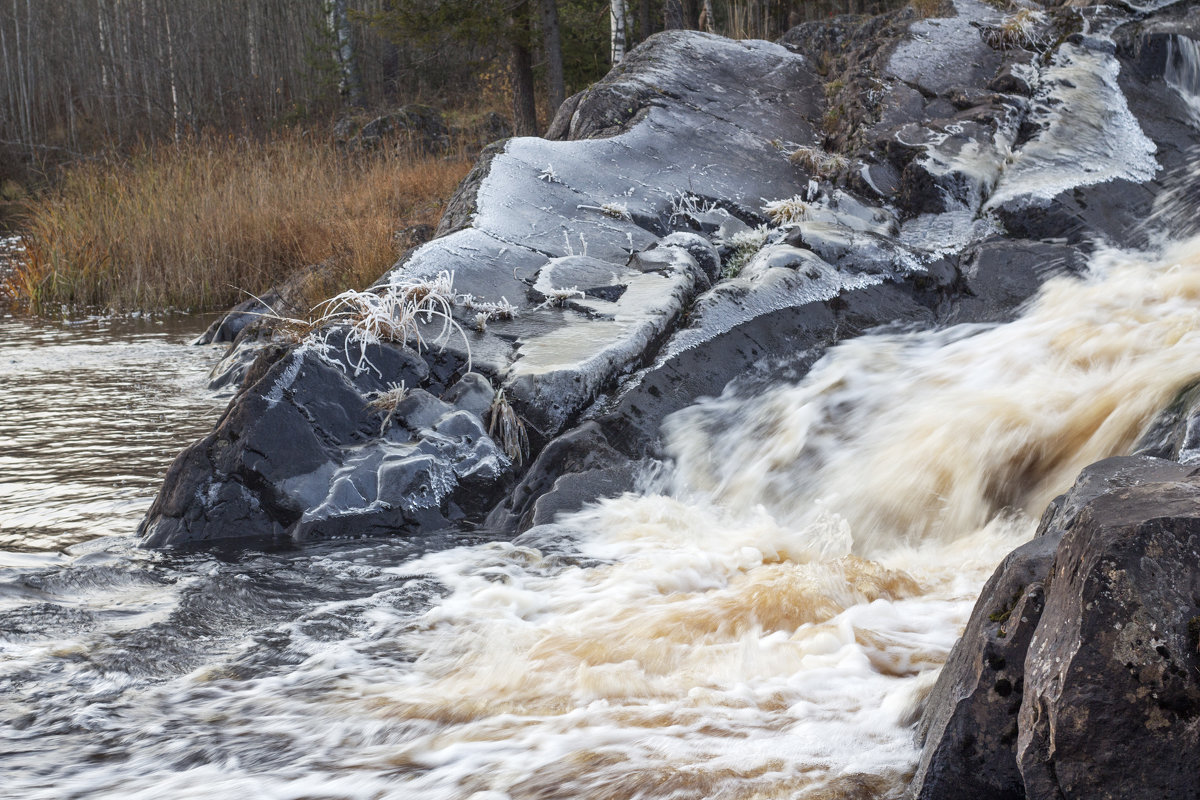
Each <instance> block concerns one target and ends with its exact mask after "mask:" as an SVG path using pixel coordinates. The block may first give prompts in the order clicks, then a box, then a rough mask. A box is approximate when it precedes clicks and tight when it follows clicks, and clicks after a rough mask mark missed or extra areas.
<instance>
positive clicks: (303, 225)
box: [8, 132, 470, 314]
mask: <svg viewBox="0 0 1200 800" xmlns="http://www.w3.org/2000/svg"><path fill="white" fill-rule="evenodd" d="M469 168H470V161H469V159H468V158H467V157H465V156H464V155H462V154H460V155H457V156H452V157H443V156H419V155H414V154H412V153H406V152H403V151H398V150H395V149H392V148H381V149H380V150H377V151H375V152H371V153H348V152H345V151H344V150H341V149H339V148H338V147H337V146H335V145H333V144H332V143H330V142H328V141H324V140H321V139H319V138H310V137H306V136H304V135H302V134H299V133H295V132H288V133H284V134H281V135H279V136H277V137H275V138H273V139H271V140H269V141H266V142H252V141H247V140H244V139H198V140H193V141H185V142H182V143H178V144H173V145H165V146H159V147H156V148H148V149H146V150H144V151H142V152H140V153H138V154H135V155H133V156H130V157H125V158H119V159H118V158H113V159H109V160H106V161H103V162H97V163H84V164H80V165H78V166H75V167H73V168H71V169H69V170H67V171H66V172H65V173H64V175H63V177H62V179H61V180H60V181H59V182H58V183H57V184H56V186H55V187H54V188H53V189H52V190H50V191H47V192H45V193H43V194H42V195H41V196H39V197H37V198H35V199H33V200H32V201H30V203H29V204H28V210H27V214H26V216H25V220H24V225H23V226H22V228H23V231H24V238H25V243H26V246H27V259H26V262H25V263H24V264H23V265H21V266H20V267H19V268H18V269H17V270H16V272H15V273H14V274H13V275H11V276H10V277H9V278H8V281H9V283H10V284H11V285H10V287H9V293H10V294H12V295H14V296H15V297H17V298H18V300H20V301H22V302H23V303H25V304H26V305H27V306H28V308H29V309H30V310H31V311H33V312H34V313H39V314H58V313H61V312H62V311H63V310H64V309H82V308H89V309H104V310H107V311H114V312H125V311H134V310H158V309H169V308H171V309H190V310H200V309H219V308H224V307H226V306H229V305H231V304H232V303H234V302H237V301H240V300H243V299H245V298H246V293H250V292H252V293H254V294H261V293H263V292H265V291H267V290H268V289H269V288H270V287H272V286H274V285H277V284H279V283H281V282H283V281H285V280H287V279H288V277H290V276H293V275H296V274H299V273H300V272H302V271H303V270H304V269H305V268H307V267H309V266H311V265H316V264H321V265H324V266H325V269H323V270H320V271H317V272H315V273H314V274H319V275H320V279H319V281H316V283H319V285H314V286H311V287H306V294H308V295H309V298H308V299H309V300H310V302H315V301H316V300H318V299H320V298H321V297H323V296H327V294H328V293H329V292H330V289H331V288H333V287H337V288H344V287H346V286H355V287H362V286H366V285H367V284H369V283H370V282H371V281H373V280H375V279H376V278H378V277H379V275H380V274H382V273H383V272H384V271H385V270H386V269H387V267H388V266H390V265H391V264H392V263H393V262H394V261H395V259H396V257H397V256H398V254H399V248H400V245H402V244H403V242H398V241H397V231H398V230H400V229H402V228H405V227H407V226H412V225H418V224H434V223H436V221H437V219H438V217H439V216H440V215H441V212H442V209H443V207H444V204H445V201H446V200H447V198H448V197H449V196H450V194H451V193H452V192H453V190H454V188H455V187H456V186H457V185H458V183H459V181H461V180H462V178H463V177H464V176H465V175H466V173H467V171H468V170H469Z"/></svg>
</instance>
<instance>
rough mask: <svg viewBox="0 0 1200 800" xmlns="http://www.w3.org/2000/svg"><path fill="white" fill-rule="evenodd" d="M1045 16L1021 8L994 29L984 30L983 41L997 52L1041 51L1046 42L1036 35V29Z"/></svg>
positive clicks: (1043, 13)
mask: <svg viewBox="0 0 1200 800" xmlns="http://www.w3.org/2000/svg"><path fill="white" fill-rule="evenodd" d="M1045 22H1046V14H1045V12H1043V11H1039V10H1035V9H1031V8H1022V9H1020V10H1019V11H1017V12H1015V13H1013V14H1009V15H1008V16H1007V17H1005V18H1004V19H1003V20H1001V22H1000V24H999V25H998V26H996V27H991V28H985V29H984V30H983V39H984V41H985V42H987V43H988V46H990V47H992V48H995V49H997V50H1010V49H1013V48H1024V49H1026V50H1042V49H1044V48H1045V46H1046V44H1047V43H1046V42H1044V41H1043V40H1042V37H1041V35H1040V34H1039V33H1038V28H1039V27H1040V26H1042V25H1043V24H1045Z"/></svg>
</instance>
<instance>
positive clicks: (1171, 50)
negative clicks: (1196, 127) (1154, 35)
mask: <svg viewBox="0 0 1200 800" xmlns="http://www.w3.org/2000/svg"><path fill="white" fill-rule="evenodd" d="M1163 80H1164V81H1166V82H1167V85H1168V86H1170V87H1171V88H1172V89H1174V90H1175V91H1176V92H1178V94H1179V96H1180V97H1181V98H1183V101H1184V102H1185V103H1187V106H1188V109H1189V110H1190V112H1191V115H1192V119H1193V121H1195V122H1196V123H1197V124H1200V44H1198V43H1197V42H1196V40H1195V39H1189V38H1188V37H1186V36H1178V35H1174V36H1171V37H1170V38H1169V39H1168V40H1167V65H1166V69H1165V70H1164V71H1163Z"/></svg>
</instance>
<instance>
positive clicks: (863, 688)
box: [0, 240, 1200, 800]
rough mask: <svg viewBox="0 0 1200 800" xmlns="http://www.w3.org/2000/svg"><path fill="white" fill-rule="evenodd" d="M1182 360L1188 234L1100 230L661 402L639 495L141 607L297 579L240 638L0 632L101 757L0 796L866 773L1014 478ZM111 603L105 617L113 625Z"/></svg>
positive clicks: (229, 577) (1180, 367)
mask: <svg viewBox="0 0 1200 800" xmlns="http://www.w3.org/2000/svg"><path fill="white" fill-rule="evenodd" d="M1197 365H1200V240H1192V241H1189V242H1185V243H1183V244H1180V245H1177V246H1174V247H1172V248H1170V249H1168V250H1167V251H1166V252H1165V253H1163V254H1161V255H1159V256H1155V255H1144V254H1130V253H1117V252H1105V253H1102V254H1100V255H1099V256H1097V257H1096V259H1095V262H1094V264H1093V268H1092V271H1091V273H1090V275H1089V276H1088V277H1086V278H1085V279H1082V280H1081V279H1075V278H1066V277H1064V278H1059V279H1055V280H1052V281H1051V282H1050V283H1048V284H1047V285H1046V286H1045V288H1044V290H1043V291H1042V292H1041V293H1040V294H1039V296H1038V297H1037V298H1036V299H1035V300H1034V301H1033V303H1032V304H1031V305H1030V306H1029V308H1028V309H1027V311H1026V313H1025V314H1024V315H1023V316H1022V317H1021V318H1020V319H1018V320H1017V321H1015V322H1013V323H1009V324H1006V325H997V326H964V327H957V328H952V329H949V330H944V331H936V332H924V333H912V334H903V335H900V334H891V335H875V336H867V337H863V338H860V339H856V340H853V341H851V342H847V343H845V344H842V345H840V346H838V347H836V348H834V349H833V350H832V351H830V353H829V354H828V356H827V357H826V358H825V359H823V360H822V361H821V362H819V363H818V364H817V365H816V366H815V367H814V368H813V370H812V371H811V372H810V374H809V375H808V376H807V377H806V378H804V379H803V380H801V381H800V382H799V383H797V384H795V385H787V386H779V387H776V388H774V389H770V390H768V391H766V392H763V393H761V394H759V395H757V396H754V397H746V396H745V393H744V392H738V391H734V390H730V391H729V392H727V394H726V395H725V396H723V397H720V398H715V399H710V400H707V401H704V402H702V403H700V404H698V405H696V406H694V407H692V408H690V409H687V410H685V411H683V412H681V413H680V414H678V415H676V416H674V417H672V418H671V419H670V421H669V423H668V425H667V435H668V442H669V450H670V452H671V453H672V454H673V455H674V466H673V467H672V468H670V469H667V470H666V471H664V472H663V473H661V474H659V475H657V476H656V477H653V478H652V479H648V480H650V483H651V485H652V486H654V487H656V488H654V489H651V490H648V491H644V492H641V493H638V494H630V495H626V496H623V497H620V498H615V499H612V500H608V501H605V502H603V503H600V504H599V505H596V506H594V507H591V508H589V509H586V510H584V511H583V512H580V513H578V514H575V515H572V516H570V517H567V518H563V519H560V520H558V522H557V523H556V524H555V525H553V526H548V527H543V528H539V529H534V531H531V532H530V533H529V534H526V535H525V536H523V537H522V538H521V539H519V540H518V541H516V542H511V543H510V542H493V543H489V544H483V545H475V546H472V547H465V548H464V547H460V548H456V549H451V550H444V551H440V552H435V553H433V554H430V555H425V556H423V557H420V558H417V559H415V560H409V559H406V558H403V557H399V556H396V555H394V554H393V555H389V554H388V553H386V552H384V551H382V550H380V549H378V546H377V545H376V546H373V547H375V548H376V549H371V548H372V546H367V547H364V548H361V549H359V550H357V551H351V552H346V553H342V554H337V553H332V554H329V555H323V556H318V555H315V554H314V555H302V556H298V557H295V558H294V560H288V559H287V558H283V559H282V560H281V561H279V562H278V563H275V562H271V563H273V564H274V566H272V567H271V569H270V570H266V571H267V572H269V574H270V575H271V580H270V581H269V582H264V581H262V580H258V582H257V583H256V582H255V579H252V578H251V577H250V576H251V575H253V574H255V572H254V570H258V571H263V570H265V567H264V566H263V564H260V563H258V562H261V561H262V559H261V558H257V557H251V558H250V562H249V563H248V564H243V565H240V566H238V567H237V568H236V569H234V568H232V567H229V566H227V565H221V564H219V563H218V562H215V561H212V560H205V559H202V558H198V559H196V560H194V561H192V562H188V564H187V565H185V566H184V567H178V568H177V570H178V572H177V573H174V574H176V575H178V577H177V579H176V580H175V582H174V583H173V584H172V586H173V587H174V588H172V589H170V590H169V591H168V592H167V594H168V595H169V596H170V597H173V598H175V599H174V600H171V601H170V602H166V601H164V603H165V604H164V605H161V607H159V608H158V609H157V610H155V609H153V608H151V609H150V611H148V612H147V614H149V616H151V617H153V618H154V620H153V621H151V622H150V623H149V627H150V628H153V627H154V625H156V624H158V625H161V624H163V622H162V621H163V620H164V619H168V620H170V621H172V624H176V625H178V624H183V622H187V624H195V623H194V619H195V615H196V613H198V612H197V611H196V610H195V609H196V608H199V607H201V604H200V600H199V599H198V598H205V597H207V598H210V599H209V600H206V601H205V602H208V603H213V604H214V606H213V607H217V608H219V607H220V605H221V604H225V605H229V604H232V605H233V606H235V607H239V604H243V603H244V604H246V607H247V608H255V609H258V608H273V606H271V605H270V604H267V605H266V606H264V605H263V603H264V601H263V600H262V598H261V597H259V595H260V594H261V593H263V592H268V591H269V592H276V593H277V592H278V589H277V588H276V587H277V585H278V584H280V583H282V584H286V585H294V586H296V587H299V586H307V587H313V588H311V589H309V590H308V591H310V592H312V593H313V594H314V596H313V597H303V598H301V597H296V598H293V599H291V600H289V601H288V602H289V603H292V605H290V606H286V607H285V608H282V609H276V610H275V611H272V612H271V613H269V614H267V616H268V617H269V618H271V619H275V620H276V621H275V622H269V623H268V627H266V628H262V627H260V628H258V629H254V628H253V626H251V627H249V628H246V630H247V631H254V632H253V635H242V634H238V633H237V631H238V630H242V628H239V627H238V626H239V625H242V626H246V625H250V623H248V622H247V621H246V620H247V619H248V618H249V616H248V612H244V611H237V612H236V613H233V612H228V611H226V612H224V613H226V614H232V617H231V619H232V620H233V621H232V622H231V623H227V624H225V625H224V626H223V627H222V628H221V631H222V633H221V634H217V633H215V632H214V633H213V634H211V635H213V636H215V637H216V638H215V639H214V642H216V644H214V645H212V646H211V647H210V649H212V650H214V651H215V652H217V653H218V654H219V655H217V656H215V657H214V656H211V655H210V656H206V657H202V656H195V655H193V656H191V657H190V658H191V660H188V659H184V658H182V657H179V658H180V660H179V664H180V668H179V669H178V671H176V672H174V673H170V672H168V673H166V674H163V673H161V672H159V673H156V674H157V676H158V677H155V678H153V679H147V678H146V677H144V676H143V675H141V674H140V672H139V670H146V669H151V668H148V667H138V668H134V667H130V666H128V665H126V666H125V667H124V668H122V669H112V668H110V669H107V670H105V671H103V672H101V673H96V672H94V671H89V670H90V669H91V668H90V667H88V666H87V663H88V661H90V662H93V663H95V662H97V661H99V662H100V663H106V662H105V659H106V656H105V655H104V654H105V653H106V652H109V651H112V650H113V648H117V649H118V650H120V648H119V647H118V646H117V643H116V641H120V639H119V637H118V639H117V640H116V641H114V642H112V643H108V644H103V645H102V646H97V644H96V640H94V639H92V640H89V639H88V636H92V637H95V636H96V635H97V634H95V633H92V634H83V633H79V632H74V633H71V632H68V633H62V634H60V635H56V636H55V637H54V638H53V639H52V641H50V642H46V641H41V640H39V641H38V642H35V641H33V640H29V641H27V642H26V644H20V643H15V644H13V645H11V648H10V650H11V653H12V654H13V656H14V658H15V659H16V661H17V662H19V663H20V670H18V671H19V672H20V673H21V674H33V673H35V672H36V671H37V670H38V669H39V665H40V668H41V669H43V670H46V669H48V668H49V667H50V666H52V665H53V664H55V663H56V662H57V661H58V660H61V659H62V658H63V656H62V655H61V654H62V653H67V652H70V653H80V654H83V653H87V654H89V655H86V656H84V658H85V661H83V662H80V663H78V664H76V665H75V666H73V667H71V674H72V677H70V678H69V679H68V680H66V681H65V682H62V681H58V680H57V679H56V680H55V681H52V682H51V686H52V687H59V688H58V689H54V690H52V691H50V690H46V691H49V694H50V695H51V696H59V695H55V692H56V691H59V692H61V693H62V694H61V697H63V698H64V699H63V700H61V703H62V704H63V705H61V706H56V707H55V708H53V709H51V711H53V712H54V713H53V714H49V717H50V718H55V717H54V715H55V714H59V715H65V716H66V717H68V718H69V720H70V722H69V723H67V722H64V723H62V724H63V725H67V726H68V727H70V726H74V728H72V730H86V731H87V737H88V739H87V740H88V741H98V742H100V743H102V744H101V745H98V746H99V747H100V748H101V749H102V751H103V753H104V754H105V757H104V758H103V759H99V760H91V761H89V760H86V759H83V758H76V759H75V760H74V761H73V762H72V763H70V764H69V765H62V766H57V765H55V766H48V767H44V768H42V769H41V770H35V771H23V772H21V773H18V774H12V773H10V774H9V775H6V776H5V779H6V780H7V781H8V784H7V785H8V786H9V787H10V789H11V790H13V791H16V790H20V791H21V793H22V796H28V797H82V796H86V797H114V798H115V797H118V796H119V797H122V798H139V797H145V798H151V797H162V796H170V797H180V798H183V797H196V798H199V797H210V796H214V794H227V795H234V794H254V795H255V796H262V797H272V798H276V797H277V798H297V797H313V796H316V797H363V798H431V799H433V798H437V799H438V800H450V799H451V798H474V799H475V800H501V799H502V798H503V799H508V800H532V798H560V797H561V798H568V797H569V798H597V799H598V798H616V797H622V798H626V797H645V798H666V797H671V798H696V799H697V800H699V798H768V797H789V798H792V797H800V798H803V797H819V796H829V795H830V794H831V793H835V792H837V791H850V790H852V789H853V790H855V791H869V792H873V793H874V794H876V795H879V796H890V794H889V793H894V792H896V791H898V790H899V788H900V787H902V786H903V784H904V781H905V776H906V775H907V774H908V772H909V771H910V770H911V767H912V765H913V763H914V761H915V758H916V750H915V745H914V744H913V739H912V729H911V725H912V723H913V721H914V720H915V717H916V714H917V713H918V710H919V707H920V702H921V699H922V698H923V697H924V695H925V693H926V692H927V691H928V688H929V687H930V685H931V684H932V681H933V679H934V677H935V675H936V670H937V668H938V667H939V665H940V664H941V663H942V662H943V661H944V659H945V658H946V655H947V653H948V651H949V648H950V647H951V646H952V644H953V642H954V640H955V638H956V636H957V633H958V631H959V630H960V629H961V626H962V625H963V624H964V622H965V619H966V617H967V615H968V613H969V611H970V607H971V605H972V603H973V601H974V598H975V596H976V593H977V592H978V589H979V587H980V585H981V583H982V581H983V580H984V579H985V578H986V577H987V575H988V574H989V573H990V571H991V570H992V568H993V567H994V565H995V564H996V563H997V561H998V560H999V559H1000V558H1001V557H1002V556H1003V555H1004V554H1005V553H1006V552H1008V551H1009V550H1010V549H1011V548H1012V547H1014V546H1015V545H1016V544H1018V543H1019V542H1021V541H1023V540H1025V539H1026V538H1028V537H1029V536H1030V535H1031V533H1032V528H1033V522H1032V518H1033V516H1034V515H1036V514H1037V513H1039V512H1040V510H1041V506H1042V505H1044V503H1045V502H1046V500H1048V499H1049V498H1050V497H1051V496H1053V495H1054V494H1055V493H1056V492H1059V491H1062V490H1063V489H1065V488H1066V487H1067V486H1068V485H1069V483H1070V482H1071V480H1072V479H1073V477H1074V475H1075V474H1076V472H1077V471H1078V470H1079V469H1080V468H1081V467H1082V466H1084V465H1085V464H1087V463H1089V462H1091V461H1093V460H1096V459H1098V458H1102V457H1105V456H1107V455H1110V454H1113V453H1118V452H1122V451H1124V450H1127V449H1128V448H1129V447H1130V445H1131V443H1132V442H1133V441H1134V440H1135V438H1136V437H1137V436H1138V435H1139V433H1140V432H1141V431H1142V430H1143V429H1144V428H1145V427H1146V426H1147V424H1148V422H1149V420H1150V419H1151V417H1152V416H1153V414H1154V413H1155V412H1156V411H1157V410H1158V409H1159V408H1161V407H1163V406H1165V405H1166V404H1167V403H1168V402H1169V401H1170V400H1171V398H1172V396H1173V395H1174V394H1175V393H1176V392H1177V391H1178V390H1179V389H1180V388H1181V387H1182V386H1184V385H1186V384H1187V383H1189V382H1190V381H1192V380H1194V379H1195V378H1196V377H1197V375H1198V374H1200V366H1197ZM92 558H95V556H92ZM102 560H103V559H102ZM389 562H390V565H389ZM105 563H107V562H105ZM114 563H115V562H114ZM263 563H266V562H263ZM109 566H112V564H109ZM76 568H78V566H77V567H76ZM45 569H47V570H49V571H51V572H54V571H55V570H62V569H64V567H63V566H62V565H61V564H58V563H54V564H46V565H45ZM144 580H145V576H144V573H143V572H142V571H139V570H138V569H134V570H132V571H131V572H129V580H128V581H126V586H127V588H125V589H120V590H118V589H117V588H115V586H114V587H113V588H110V589H107V590H106V591H109V592H110V593H111V594H112V597H111V598H109V600H108V601H103V599H102V598H97V597H95V596H93V597H92V599H91V600H89V601H88V605H89V607H91V608H95V607H97V606H98V605H102V604H103V603H104V602H109V603H119V602H122V600H121V598H125V599H126V600H128V599H129V598H136V596H137V594H138V593H139V592H141V591H143V589H142V588H140V587H142V585H143V582H144ZM238 587H241V588H238ZM347 587H356V588H354V589H353V591H351V590H350V589H349V588H347ZM47 591H49V590H47ZM51 594H53V593H52V592H51ZM205 607H206V606H205ZM289 609H290V610H289ZM210 613H213V612H210ZM189 621H190V622H189ZM107 624H110V623H107V622H106V623H103V624H101V623H99V622H93V626H95V625H100V627H103V626H104V625H107ZM111 624H116V623H111ZM134 627H135V630H133V631H127V632H126V633H124V634H120V636H124V637H130V636H132V637H135V638H136V637H139V636H145V635H147V634H146V630H147V628H146V626H145V625H142V624H141V623H139V624H138V625H135V626H134ZM209 627H210V628H211V627H212V625H211V624H209ZM239 636H241V638H240V639H239ZM35 638H36V637H35ZM22 641H25V640H22ZM104 641H107V640H104ZM127 650H128V648H126V650H121V652H126V651H127ZM107 658H109V659H110V662H107V663H111V658H112V657H111V656H109V657H107ZM121 663H126V662H121ZM151 672H153V669H151ZM9 674H11V673H9ZM3 679H4V676H2V675H0V680H3ZM71 686H74V687H78V688H77V690H76V691H78V693H77V694H75V695H71V694H70V691H71V690H70V689H69V687H71ZM88 698H95V699H94V700H89V699H88ZM42 702H47V701H44V700H43V701H42ZM26 724H32V726H33V728H35V729H36V727H37V724H38V723H26ZM63 735H67V734H63ZM12 736H13V737H14V739H13V741H15V742H16V743H17V744H19V745H20V747H21V748H25V749H28V748H36V747H38V746H41V745H40V744H39V743H40V742H42V741H43V738H42V736H43V735H36V736H35V735H34V734H33V733H32V732H31V733H30V734H28V735H23V734H17V733H14V734H12ZM25 749H23V750H21V751H20V752H25ZM31 752H35V751H31ZM33 757H35V756H33V755H31V756H30V758H33Z"/></svg>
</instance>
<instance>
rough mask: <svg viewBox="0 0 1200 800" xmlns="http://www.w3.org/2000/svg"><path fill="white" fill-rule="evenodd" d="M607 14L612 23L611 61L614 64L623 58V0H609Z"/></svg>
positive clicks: (624, 14)
mask: <svg viewBox="0 0 1200 800" xmlns="http://www.w3.org/2000/svg"><path fill="white" fill-rule="evenodd" d="M608 14H609V21H610V22H611V23H612V25H611V28H612V63H613V64H614V65H616V64H620V63H621V61H622V60H623V59H624V58H625V30H626V28H625V19H626V8H625V0H611V1H610V2H609V5H608Z"/></svg>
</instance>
